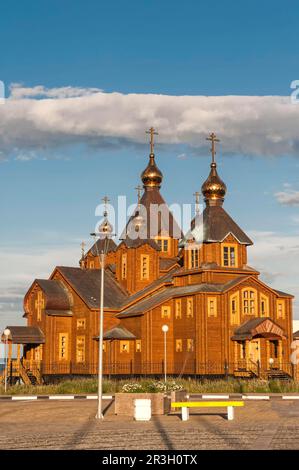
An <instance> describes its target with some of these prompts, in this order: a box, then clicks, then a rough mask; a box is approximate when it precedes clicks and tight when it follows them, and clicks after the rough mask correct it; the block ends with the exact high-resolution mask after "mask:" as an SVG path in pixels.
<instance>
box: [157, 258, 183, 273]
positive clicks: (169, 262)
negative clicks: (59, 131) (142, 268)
mask: <svg viewBox="0 0 299 470" xmlns="http://www.w3.org/2000/svg"><path fill="white" fill-rule="evenodd" d="M178 262H179V258H160V260H159V264H160V270H161V271H169V270H170V269H171V268H173V267H174V266H176V265H177V264H178Z"/></svg>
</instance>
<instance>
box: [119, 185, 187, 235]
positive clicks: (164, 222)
mask: <svg viewBox="0 0 299 470" xmlns="http://www.w3.org/2000/svg"><path fill="white" fill-rule="evenodd" d="M140 205H141V206H143V207H144V212H145V214H146V219H147V226H146V229H145V230H144V236H143V238H148V239H153V238H154V237H156V236H158V235H160V234H161V233H167V234H168V235H169V236H170V237H172V238H176V239H181V238H182V237H183V233H182V231H181V229H180V227H179V225H178V223H177V222H176V220H175V218H174V217H173V214H172V213H171V211H170V210H169V208H168V206H167V204H166V202H165V201H164V199H163V197H162V196H161V193H160V191H159V188H157V187H146V188H145V190H144V193H143V195H142V197H141V199H140ZM158 206H162V207H163V211H162V214H161V215H158V216H157V220H156V221H154V218H153V210H154V209H153V208H154V207H155V208H158ZM151 208H152V209H151ZM137 213H138V207H137V208H136V211H135V213H134V215H132V216H131V217H130V219H129V221H128V223H127V225H126V228H125V230H124V232H123V234H122V236H121V238H122V239H125V238H129V239H130V232H131V230H134V219H135V218H136V216H137ZM140 214H141V215H142V211H140ZM154 214H155V212H154ZM154 223H155V226H154ZM135 237H136V233H135Z"/></svg>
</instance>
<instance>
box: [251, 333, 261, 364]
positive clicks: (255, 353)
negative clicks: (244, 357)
mask: <svg viewBox="0 0 299 470" xmlns="http://www.w3.org/2000/svg"><path fill="white" fill-rule="evenodd" d="M249 358H250V360H251V361H252V362H254V363H255V364H257V362H261V344H260V340H259V339H253V340H251V341H250V343H249Z"/></svg>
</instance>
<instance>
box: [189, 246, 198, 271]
mask: <svg viewBox="0 0 299 470" xmlns="http://www.w3.org/2000/svg"><path fill="white" fill-rule="evenodd" d="M189 267H190V268H191V269H192V268H198V267H199V249H198V248H191V249H190V250H189Z"/></svg>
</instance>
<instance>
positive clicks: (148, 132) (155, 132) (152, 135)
mask: <svg viewBox="0 0 299 470" xmlns="http://www.w3.org/2000/svg"><path fill="white" fill-rule="evenodd" d="M145 133H146V134H150V146H151V154H153V153H154V146H155V144H154V136H155V135H159V133H158V132H157V131H156V130H155V129H154V127H150V128H149V130H148V131H145Z"/></svg>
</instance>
